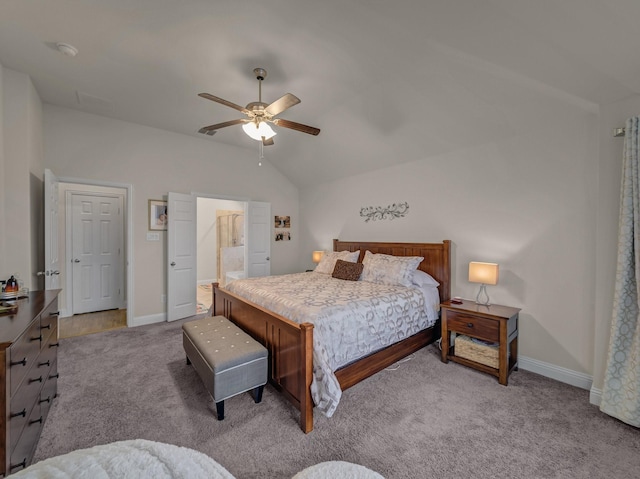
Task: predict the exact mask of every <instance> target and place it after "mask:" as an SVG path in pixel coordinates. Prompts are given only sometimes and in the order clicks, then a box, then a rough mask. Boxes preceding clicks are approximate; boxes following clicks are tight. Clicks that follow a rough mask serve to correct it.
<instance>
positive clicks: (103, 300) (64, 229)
mask: <svg viewBox="0 0 640 479" xmlns="http://www.w3.org/2000/svg"><path fill="white" fill-rule="evenodd" d="M57 185H58V187H57V189H58V218H57V222H58V228H57V235H58V254H59V258H60V280H61V287H62V290H63V292H62V294H61V295H60V297H59V300H60V304H59V306H60V335H61V337H72V336H77V335H83V334H90V333H94V332H100V331H105V330H109V329H116V328H119V327H125V326H127V322H128V320H129V319H130V318H129V317H128V314H127V311H128V310H127V304H128V298H129V294H130V291H129V288H128V285H129V284H130V276H129V275H130V273H131V271H130V268H129V267H128V260H127V257H128V251H129V244H130V240H131V238H130V234H129V233H130V228H131V226H130V211H129V207H130V205H129V198H130V187H129V186H127V185H115V184H114V185H109V184H106V183H101V184H91V183H90V182H87V183H84V182H81V181H80V180H76V179H73V180H67V179H64V178H59V179H57ZM107 220H108V221H107ZM92 224H93V227H92V226H91V225H92ZM90 240H91V241H90ZM94 240H95V241H94ZM96 241H97V242H98V243H99V249H100V252H99V253H100V254H97V253H96V252H95V248H92V247H91V248H90V247H89V246H90V244H92V243H95V242H96ZM79 245H82V246H80V247H79ZM94 246H95V245H94ZM107 249H108V250H109V254H106V253H105V252H106V250H107ZM98 256H100V258H98ZM107 256H111V258H110V259H109V261H108V264H106V263H105V259H104V258H105V257H107ZM92 270H96V271H100V274H99V275H93V274H92V273H91V271H92ZM106 271H108V272H112V274H109V275H107V274H106V273H105V272H106ZM93 276H99V278H97V277H96V278H93ZM129 306H131V304H129Z"/></svg>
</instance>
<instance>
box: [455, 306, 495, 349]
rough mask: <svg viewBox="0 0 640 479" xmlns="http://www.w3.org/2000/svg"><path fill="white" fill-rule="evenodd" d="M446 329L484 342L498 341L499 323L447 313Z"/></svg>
mask: <svg viewBox="0 0 640 479" xmlns="http://www.w3.org/2000/svg"><path fill="white" fill-rule="evenodd" d="M447 329H448V330H449V331H455V332H457V333H462V334H466V335H468V336H472V337H474V338H478V339H484V340H485V341H492V342H499V341H500V322H499V321H494V320H491V319H485V318H479V317H478V316H472V315H469V314H465V313H458V312H454V311H447Z"/></svg>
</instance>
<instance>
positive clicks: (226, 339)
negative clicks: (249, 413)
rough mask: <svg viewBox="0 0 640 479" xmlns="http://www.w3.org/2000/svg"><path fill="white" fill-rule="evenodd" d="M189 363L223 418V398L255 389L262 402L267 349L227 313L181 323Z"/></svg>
mask: <svg viewBox="0 0 640 479" xmlns="http://www.w3.org/2000/svg"><path fill="white" fill-rule="evenodd" d="M182 344H183V346H184V351H185V353H186V355H187V364H193V367H194V368H195V370H196V371H197V373H198V375H199V376H200V379H202V382H203V383H204V385H205V387H206V388H207V390H208V391H209V393H210V394H211V396H212V397H213V400H214V401H215V403H216V408H217V413H218V419H220V420H222V419H224V400H225V399H228V398H230V397H232V396H235V395H237V394H240V393H243V392H246V391H250V390H253V392H254V400H255V402H256V403H259V402H260V401H261V399H262V391H263V388H264V385H265V384H266V383H267V368H268V366H267V364H268V363H267V357H268V353H267V349H266V348H265V347H264V346H262V345H261V344H260V343H258V342H257V341H256V340H255V339H253V338H252V337H251V336H249V335H248V334H247V333H245V332H244V331H242V330H241V329H240V328H239V327H237V326H236V325H235V324H233V323H232V322H231V321H229V320H228V319H227V318H225V317H224V316H213V317H208V318H203V319H198V320H195V321H189V322H187V323H184V324H183V325H182Z"/></svg>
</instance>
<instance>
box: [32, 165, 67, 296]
mask: <svg viewBox="0 0 640 479" xmlns="http://www.w3.org/2000/svg"><path fill="white" fill-rule="evenodd" d="M58 203H59V201H58V178H56V176H55V175H54V174H53V172H52V171H51V170H47V169H45V170H44V271H38V273H37V274H38V276H44V289H59V288H60V253H59V251H60V248H59V245H58V219H59V218H58ZM33 289H38V288H37V287H34V288H33Z"/></svg>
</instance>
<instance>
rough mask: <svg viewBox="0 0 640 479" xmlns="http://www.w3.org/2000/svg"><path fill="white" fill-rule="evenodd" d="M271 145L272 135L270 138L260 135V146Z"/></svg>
mask: <svg viewBox="0 0 640 479" xmlns="http://www.w3.org/2000/svg"><path fill="white" fill-rule="evenodd" d="M271 145H273V137H272V138H265V137H264V136H263V137H262V146H271Z"/></svg>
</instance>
